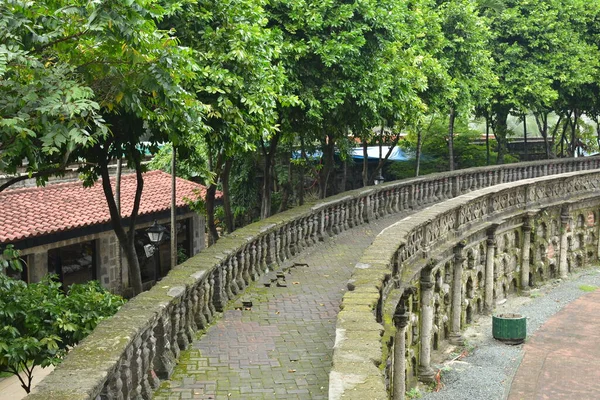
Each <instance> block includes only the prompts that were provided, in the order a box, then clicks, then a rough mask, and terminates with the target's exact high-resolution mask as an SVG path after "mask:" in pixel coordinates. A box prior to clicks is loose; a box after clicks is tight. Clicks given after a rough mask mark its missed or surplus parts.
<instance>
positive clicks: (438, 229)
mask: <svg viewBox="0 0 600 400" xmlns="http://www.w3.org/2000/svg"><path fill="white" fill-rule="evenodd" d="M599 188H600V170H595V171H586V172H574V173H568V174H563V175H559V176H554V177H552V176H551V177H542V178H535V179H528V180H524V181H522V182H516V183H506V184H500V185H497V186H493V187H489V188H485V189H481V190H478V191H474V192H471V193H469V194H465V195H462V196H459V197H456V198H454V199H450V200H446V201H444V202H440V203H438V204H435V205H432V206H431V207H428V208H427V209H426V210H423V211H420V212H416V213H413V214H411V215H410V216H409V217H407V218H404V219H402V220H401V221H399V222H397V223H395V224H394V225H392V226H390V227H388V228H386V229H385V230H384V231H383V232H381V233H380V234H379V236H378V237H377V238H376V239H375V241H374V242H373V244H372V245H371V246H370V247H369V248H368V249H367V250H366V251H365V252H364V253H363V256H362V258H361V260H360V262H359V263H358V264H357V265H356V269H355V272H354V274H353V276H352V278H351V280H350V282H349V284H348V286H349V289H350V290H351V291H349V292H347V293H346V295H345V296H344V298H343V303H342V310H341V312H340V313H339V314H338V321H337V325H336V342H335V347H334V356H333V368H332V371H331V373H330V386H329V398H330V399H340V398H344V399H360V400H362V399H365V398H368V399H387V398H389V397H390V396H392V397H393V398H394V399H403V398H404V393H405V390H406V388H407V387H410V386H413V385H414V384H415V383H416V380H417V379H418V380H420V381H423V382H426V383H430V382H432V381H433V378H434V370H433V369H432V367H431V364H430V360H431V351H432V348H433V349H435V348H437V346H438V345H439V343H440V341H441V340H443V339H447V340H450V342H453V343H456V344H460V343H461V342H462V337H461V333H460V332H461V328H462V327H463V326H464V324H465V323H471V322H472V318H473V315H474V314H475V313H482V312H484V311H487V312H490V311H492V310H493V308H494V306H495V304H496V302H498V301H503V300H504V299H505V298H506V296H507V295H508V294H509V293H510V292H515V293H516V292H518V291H521V292H522V293H527V292H528V290H529V287H530V286H532V285H533V284H534V282H535V283H538V282H542V281H543V280H545V279H547V278H564V277H566V276H567V274H568V272H570V271H571V270H572V269H574V268H578V267H581V266H583V265H584V264H586V262H588V261H594V262H595V261H597V260H598V254H599V246H600V242H599V241H598V238H599V237H600V235H599V232H598V229H599V226H600V225H599V224H598V217H599V215H600V191H599Z"/></svg>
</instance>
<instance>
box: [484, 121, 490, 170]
mask: <svg viewBox="0 0 600 400" xmlns="http://www.w3.org/2000/svg"><path fill="white" fill-rule="evenodd" d="M485 160H486V165H490V118H489V116H487V115H486V117H485Z"/></svg>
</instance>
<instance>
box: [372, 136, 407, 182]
mask: <svg viewBox="0 0 600 400" xmlns="http://www.w3.org/2000/svg"><path fill="white" fill-rule="evenodd" d="M399 141H400V134H399V133H398V135H397V136H396V137H395V138H394V140H393V141H392V143H391V144H390V147H389V148H388V151H387V153H385V157H383V158H381V157H380V158H379V163H378V164H377V166H376V167H375V171H373V173H372V174H371V177H370V178H369V183H370V182H373V180H374V179H375V177H376V176H377V175H378V173H380V171H382V170H383V166H384V165H385V162H386V161H387V160H388V159H389V158H390V155H391V154H392V151H394V148H395V147H396V146H397V145H398V142H399Z"/></svg>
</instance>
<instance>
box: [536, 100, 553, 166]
mask: <svg viewBox="0 0 600 400" xmlns="http://www.w3.org/2000/svg"><path fill="white" fill-rule="evenodd" d="M533 115H534V117H535V123H536V124H537V126H538V130H539V131H540V134H541V135H542V138H543V139H544V150H545V152H546V159H547V160H549V159H550V158H551V157H550V141H549V140H548V113H547V112H544V113H534V114H533Z"/></svg>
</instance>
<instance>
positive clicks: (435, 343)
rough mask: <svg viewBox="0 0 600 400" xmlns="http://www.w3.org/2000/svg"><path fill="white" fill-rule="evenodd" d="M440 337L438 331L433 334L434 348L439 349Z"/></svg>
mask: <svg viewBox="0 0 600 400" xmlns="http://www.w3.org/2000/svg"><path fill="white" fill-rule="evenodd" d="M439 342H440V337H439V335H438V333H437V332H435V333H434V334H433V349H434V350H437V349H438V348H439Z"/></svg>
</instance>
